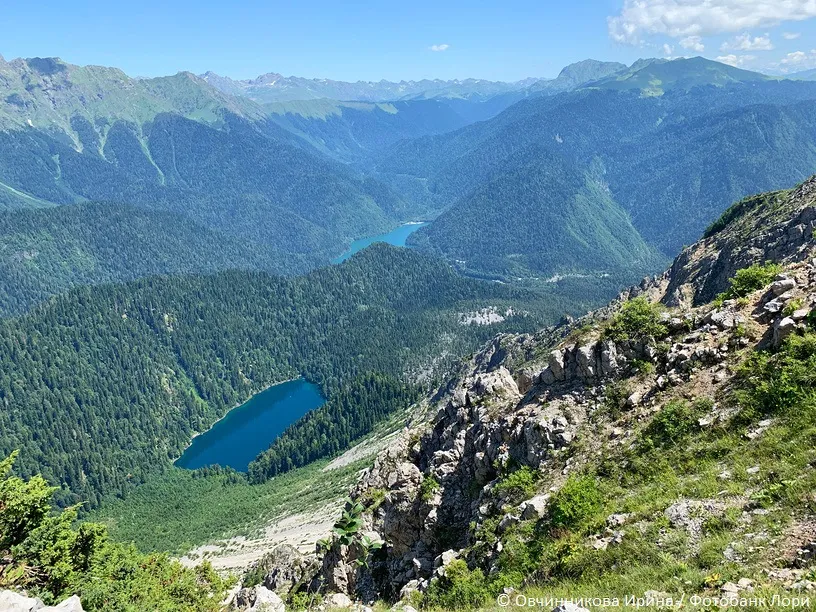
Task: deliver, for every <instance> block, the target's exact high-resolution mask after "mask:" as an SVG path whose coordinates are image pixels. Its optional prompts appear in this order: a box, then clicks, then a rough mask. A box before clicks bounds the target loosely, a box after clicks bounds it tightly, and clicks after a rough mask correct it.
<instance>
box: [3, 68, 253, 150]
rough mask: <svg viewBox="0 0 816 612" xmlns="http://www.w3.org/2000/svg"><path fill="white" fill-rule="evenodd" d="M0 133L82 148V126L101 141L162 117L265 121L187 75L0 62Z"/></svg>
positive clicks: (246, 106) (246, 104)
mask: <svg viewBox="0 0 816 612" xmlns="http://www.w3.org/2000/svg"><path fill="white" fill-rule="evenodd" d="M0 101H2V103H0V129H10V128H15V127H19V126H27V127H33V128H37V129H45V130H47V131H48V132H50V133H52V134H53V133H62V134H63V135H64V136H67V137H68V138H70V139H71V140H72V141H73V144H74V145H75V147H78V148H80V149H81V148H82V147H83V146H84V145H86V144H88V143H83V142H82V139H83V134H80V132H81V131H82V128H81V127H78V125H79V123H82V124H85V123H87V124H90V125H91V126H94V127H93V129H94V131H95V132H96V133H97V134H98V136H99V137H100V138H101V139H102V141H103V142H102V143H101V144H104V135H105V134H106V131H107V129H108V128H109V127H110V125H111V124H112V123H113V122H114V121H117V120H121V121H126V122H128V123H130V124H133V125H138V126H140V125H143V124H144V123H145V122H147V121H151V120H152V119H154V118H155V117H156V116H157V115H159V114H161V113H175V114H178V115H181V116H183V117H187V118H190V119H195V120H196V121H200V122H202V123H208V124H214V123H217V122H218V121H219V120H220V114H221V112H222V111H227V112H230V113H232V114H235V115H238V116H241V117H246V118H253V119H257V118H261V117H263V111H262V110H261V109H260V108H259V107H258V106H257V105H256V104H253V103H252V102H251V101H249V100H246V99H243V98H236V97H233V96H227V95H224V93H222V92H221V91H219V90H218V89H216V88H214V87H210V86H208V85H207V84H206V83H205V82H204V81H202V80H201V79H199V78H198V77H196V76H195V75H193V74H191V73H189V72H180V73H178V74H176V75H175V76H169V77H160V78H155V79H134V78H131V77H129V76H128V75H126V74H125V73H124V72H122V71H121V70H119V69H118V68H108V67H103V66H75V65H73V64H68V63H65V62H63V61H61V60H60V59H59V58H52V57H49V58H39V57H35V58H29V59H15V60H12V61H10V62H7V61H5V60H4V59H3V58H2V57H0Z"/></svg>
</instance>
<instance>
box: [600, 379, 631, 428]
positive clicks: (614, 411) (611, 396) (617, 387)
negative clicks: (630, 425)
mask: <svg viewBox="0 0 816 612" xmlns="http://www.w3.org/2000/svg"><path fill="white" fill-rule="evenodd" d="M631 394H632V390H631V389H630V388H629V385H627V384H626V383H625V382H624V381H621V380H616V381H613V382H611V383H609V384H608V385H607V386H606V391H605V392H604V400H603V409H604V412H605V413H606V414H608V415H609V417H610V418H611V419H618V418H620V416H621V414H622V413H623V409H624V408H625V407H626V400H627V399H628V398H629V396H630V395H631Z"/></svg>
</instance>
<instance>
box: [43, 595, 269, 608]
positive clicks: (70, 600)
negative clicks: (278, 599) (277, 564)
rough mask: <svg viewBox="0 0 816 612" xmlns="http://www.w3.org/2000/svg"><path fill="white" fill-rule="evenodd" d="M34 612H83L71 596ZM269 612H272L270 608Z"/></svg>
mask: <svg viewBox="0 0 816 612" xmlns="http://www.w3.org/2000/svg"><path fill="white" fill-rule="evenodd" d="M34 610H36V612H83V610H82V602H81V601H80V600H79V597H78V596H77V595H71V597H69V598H68V599H66V600H65V601H63V602H62V603H60V604H59V605H56V606H46V607H44V608H34ZM270 612H273V609H272V608H270Z"/></svg>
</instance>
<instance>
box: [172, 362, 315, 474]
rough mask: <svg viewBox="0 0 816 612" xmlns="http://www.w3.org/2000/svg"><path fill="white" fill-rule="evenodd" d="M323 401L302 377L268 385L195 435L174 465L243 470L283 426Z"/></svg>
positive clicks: (190, 467)
mask: <svg viewBox="0 0 816 612" xmlns="http://www.w3.org/2000/svg"><path fill="white" fill-rule="evenodd" d="M325 401H326V400H325V399H323V396H322V395H320V390H319V389H318V387H317V386H316V385H313V384H312V383H310V382H307V381H305V380H303V379H302V378H299V379H297V380H291V381H289V382H285V383H281V384H279V385H275V386H274V387H269V388H268V389H267V390H266V391H261V392H260V393H258V394H256V395H254V396H252V397H251V398H250V399H249V400H247V401H246V402H244V403H243V404H241V405H240V406H238V407H237V408H233V409H232V410H230V411H229V412H228V413H227V415H226V416H225V417H224V418H223V419H221V420H220V421H218V422H217V423H216V424H215V425H213V426H212V427H211V428H210V429H209V430H207V431H206V432H204V433H203V434H201V435H200V436H196V437H195V438H194V439H193V442H192V444H191V445H190V446H189V448H187V450H186V451H184V454H183V455H182V456H181V457H179V458H178V460H177V461H176V465H177V466H178V467H181V468H187V469H190V470H194V469H197V468H200V467H204V466H207V465H215V464H216V463H217V464H219V465H222V466H229V467H231V468H234V469H236V470H238V471H239V472H246V469H247V466H248V465H249V462H250V461H252V460H253V459H254V458H255V457H256V456H257V455H258V453H260V452H261V451H264V450H266V449H267V448H269V445H270V444H272V442H273V441H274V440H275V438H277V437H278V436H279V435H280V434H281V433H282V432H283V430H285V429H286V428H287V427H289V425H291V424H292V423H294V422H295V421H297V420H298V419H299V418H300V417H302V416H303V415H304V414H306V413H307V412H309V411H310V410H314V409H315V408H318V407H320V406H322V405H323V403H324V402H325Z"/></svg>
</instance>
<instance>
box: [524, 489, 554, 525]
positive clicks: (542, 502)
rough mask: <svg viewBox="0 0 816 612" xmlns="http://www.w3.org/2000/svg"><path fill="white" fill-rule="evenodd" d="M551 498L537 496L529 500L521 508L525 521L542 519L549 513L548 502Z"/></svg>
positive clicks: (545, 495)
mask: <svg viewBox="0 0 816 612" xmlns="http://www.w3.org/2000/svg"><path fill="white" fill-rule="evenodd" d="M549 500H550V496H549V495H547V494H544V495H536V496H535V497H533V498H532V499H528V500H527V501H525V502H523V503H522V504H521V506H519V510H520V511H521V518H522V519H523V520H525V521H529V520H532V519H536V520H538V519H540V518H542V517H543V516H544V515H545V514H546V513H547V502H549Z"/></svg>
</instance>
